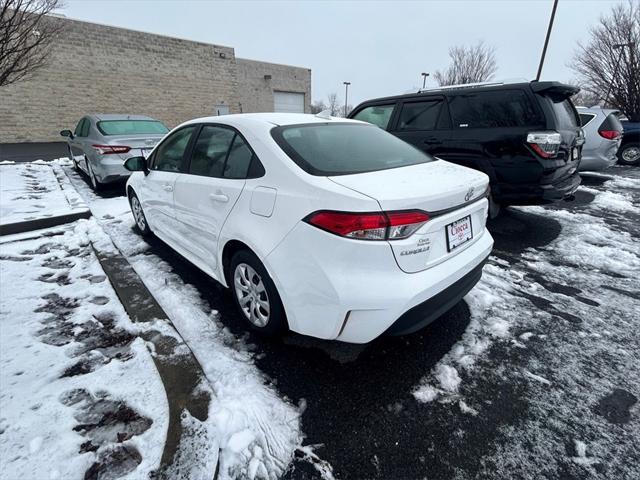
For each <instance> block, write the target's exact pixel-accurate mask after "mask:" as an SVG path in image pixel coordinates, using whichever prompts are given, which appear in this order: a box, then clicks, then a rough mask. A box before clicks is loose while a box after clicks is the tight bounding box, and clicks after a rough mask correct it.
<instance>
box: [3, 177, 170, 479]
mask: <svg viewBox="0 0 640 480" xmlns="http://www.w3.org/2000/svg"><path fill="white" fill-rule="evenodd" d="M24 171H26V172H28V171H30V170H29V169H26V170H24ZM45 181H46V178H45ZM54 181H55V180H54ZM47 185H48V184H47ZM58 188H59V187H58ZM53 198H54V199H55V200H56V201H59V200H60V199H59V197H58V196H56V194H53ZM46 201H47V202H49V197H48V196H47V200H46ZM86 223H87V222H86V221H84V220H81V221H79V222H76V223H74V224H70V225H66V226H64V227H56V228H54V229H50V230H47V231H39V232H37V233H38V234H39V235H42V236H40V237H39V238H35V239H33V238H31V239H25V240H19V238H21V237H33V235H34V232H29V233H28V234H22V235H21V236H13V237H6V236H5V237H2V244H0V276H1V278H2V295H1V296H0V364H1V368H0V385H1V388H0V390H1V393H0V450H1V451H2V455H0V477H2V478H6V479H36V478H37V479H46V478H51V479H55V478H59V479H65V480H66V479H81V478H98V476H97V475H98V474H99V473H100V472H104V471H105V470H109V472H110V473H111V474H112V476H110V477H109V478H115V476H116V475H117V474H120V475H122V478H131V479H134V478H135V479H138V478H146V477H148V475H149V473H150V472H152V471H153V470H155V469H157V468H158V466H159V463H160V457H161V454H162V451H163V447H164V441H165V435H166V430H167V425H168V424H167V421H168V406H167V403H166V397H165V392H164V387H163V385H162V382H161V380H160V377H159V375H158V373H157V371H156V369H155V366H154V364H153V360H152V359H151V356H150V354H149V352H148V351H147V348H146V345H145V342H144V341H143V340H142V339H141V338H139V337H137V336H136V335H135V333H133V332H134V331H135V327H134V326H133V325H132V323H131V321H130V320H129V318H128V316H127V314H126V312H125V311H124V308H123V307H122V305H121V304H120V302H119V301H118V298H117V296H116V294H115V292H114V290H113V289H112V287H111V285H110V283H109V282H108V281H107V279H106V276H105V274H104V272H103V270H102V269H101V267H100V264H99V262H98V260H97V258H96V257H95V255H94V254H93V251H92V249H91V246H90V245H88V243H87V242H86V240H85V237H84V235H82V230H84V226H83V224H86ZM85 475H86V477H85ZM92 475H93V476H92Z"/></svg>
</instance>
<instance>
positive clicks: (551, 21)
mask: <svg viewBox="0 0 640 480" xmlns="http://www.w3.org/2000/svg"><path fill="white" fill-rule="evenodd" d="M557 8H558V0H553V10H551V18H550V19H549V28H547V38H545V39H544V48H543V49H542V57H540V66H539V67H538V74H537V75H536V81H538V80H540V75H541V74H542V65H544V57H545V56H546V55H547V46H548V45H549V37H550V36H551V29H552V28H553V20H554V19H555V18H556V9H557Z"/></svg>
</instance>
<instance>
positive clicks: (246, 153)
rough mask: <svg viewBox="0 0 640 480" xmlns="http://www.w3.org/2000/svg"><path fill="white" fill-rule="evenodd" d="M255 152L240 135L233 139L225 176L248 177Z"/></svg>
mask: <svg viewBox="0 0 640 480" xmlns="http://www.w3.org/2000/svg"><path fill="white" fill-rule="evenodd" d="M252 158H253V152H252V151H251V149H250V148H249V146H248V145H247V144H246V143H245V142H244V140H242V137H240V135H236V136H235V138H234V139H233V145H231V150H229V156H228V157H227V163H226V164H225V167H224V178H247V174H248V172H249V166H250V165H251V159H252Z"/></svg>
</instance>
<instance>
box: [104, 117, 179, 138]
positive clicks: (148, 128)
mask: <svg viewBox="0 0 640 480" xmlns="http://www.w3.org/2000/svg"><path fill="white" fill-rule="evenodd" d="M98 130H100V133H102V134H103V135H156V134H160V135H163V134H165V133H167V132H168V131H169V129H168V128H167V127H165V126H164V124H163V123H162V122H159V121H157V120H103V121H101V122H98Z"/></svg>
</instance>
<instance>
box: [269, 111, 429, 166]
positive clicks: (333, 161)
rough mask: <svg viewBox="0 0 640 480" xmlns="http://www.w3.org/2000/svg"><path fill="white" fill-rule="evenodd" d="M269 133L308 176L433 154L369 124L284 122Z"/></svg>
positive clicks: (410, 160)
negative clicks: (291, 123) (293, 123)
mask: <svg viewBox="0 0 640 480" xmlns="http://www.w3.org/2000/svg"><path fill="white" fill-rule="evenodd" d="M271 135H272V136H273V138H274V140H275V141H276V143H277V144H278V145H280V148H282V149H283V150H284V151H285V153H286V154H287V155H288V156H289V157H290V158H291V159H292V160H293V161H294V162H295V163H296V164H297V165H298V166H299V167H300V168H302V169H303V170H304V171H305V172H307V173H310V174H311V175H318V176H330V175H348V174H352V173H364V172H375V171H378V170H386V169H389V168H398V167H406V166H408V165H416V164H418V163H426V162H430V161H433V157H431V156H429V155H427V154H426V153H424V152H422V151H420V150H418V149H417V148H415V147H413V146H411V145H409V144H408V143H405V142H403V141H402V140H400V139H399V138H397V137H394V136H393V135H391V134H390V133H387V132H385V131H384V130H381V129H380V128H378V127H375V126H373V125H362V124H353V123H332V124H327V123H314V124H304V125H287V126H282V127H276V128H274V129H273V130H271Z"/></svg>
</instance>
